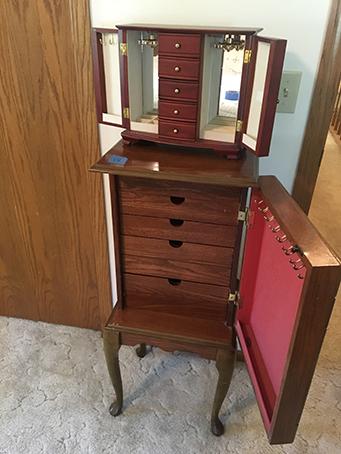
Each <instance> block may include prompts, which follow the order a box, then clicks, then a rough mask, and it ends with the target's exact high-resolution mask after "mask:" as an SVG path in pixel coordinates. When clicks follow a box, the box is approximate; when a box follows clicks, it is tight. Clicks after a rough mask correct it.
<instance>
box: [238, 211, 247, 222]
mask: <svg viewBox="0 0 341 454" xmlns="http://www.w3.org/2000/svg"><path fill="white" fill-rule="evenodd" d="M247 214H248V210H247V209H246V210H245V211H242V210H239V211H238V218H237V219H238V221H243V222H247Z"/></svg>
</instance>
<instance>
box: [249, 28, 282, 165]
mask: <svg viewBox="0 0 341 454" xmlns="http://www.w3.org/2000/svg"><path fill="white" fill-rule="evenodd" d="M285 48H286V41H285V40H282V39H273V38H264V37H262V36H253V37H252V46H251V50H250V51H248V53H247V54H246V55H245V58H246V59H247V63H248V64H249V65H250V67H249V69H248V79H247V89H246V94H245V108H244V111H243V135H242V144H243V145H244V146H245V147H246V148H248V149H249V150H251V151H252V152H253V153H254V154H255V155H256V156H268V154H269V150H270V143H271V136H272V129H273V125H274V120H275V113H276V108H277V101H278V91H279V86H280V82H281V76H282V69H283V62H284V56H285Z"/></svg>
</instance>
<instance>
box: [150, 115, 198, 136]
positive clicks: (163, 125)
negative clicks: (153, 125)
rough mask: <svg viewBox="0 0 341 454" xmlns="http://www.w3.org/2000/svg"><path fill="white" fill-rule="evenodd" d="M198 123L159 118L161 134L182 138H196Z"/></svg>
mask: <svg viewBox="0 0 341 454" xmlns="http://www.w3.org/2000/svg"><path fill="white" fill-rule="evenodd" d="M195 134H196V124H195V123H183V122H181V121H166V120H161V119H160V120H159V136H163V137H171V138H172V139H180V140H195Z"/></svg>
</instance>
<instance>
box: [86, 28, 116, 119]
mask: <svg viewBox="0 0 341 454" xmlns="http://www.w3.org/2000/svg"><path fill="white" fill-rule="evenodd" d="M92 47H93V66H94V84H95V95H96V111H97V121H98V122H99V123H103V124H109V125H114V126H120V127H123V116H122V101H121V82H120V80H121V74H120V73H121V66H122V64H121V63H120V59H121V55H120V39H119V31H118V30H116V29H106V28H96V29H94V30H93V39H92Z"/></svg>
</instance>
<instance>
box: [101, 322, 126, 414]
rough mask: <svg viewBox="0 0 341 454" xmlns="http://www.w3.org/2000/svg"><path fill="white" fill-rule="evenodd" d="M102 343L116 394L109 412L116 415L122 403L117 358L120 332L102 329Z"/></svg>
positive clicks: (120, 409) (119, 411) (120, 379)
mask: <svg viewBox="0 0 341 454" xmlns="http://www.w3.org/2000/svg"><path fill="white" fill-rule="evenodd" d="M103 344H104V354H105V359H106V361H107V367H108V371H109V375H110V378H111V382H112V384H113V387H114V390H115V394H116V401H115V402H113V403H112V404H111V405H110V408H109V413H110V414H111V415H112V416H118V415H119V414H120V413H121V411H122V405H123V388H122V378H121V371H120V363H119V359H118V352H119V349H120V346H121V345H120V333H118V332H116V331H113V330H110V329H104V331H103Z"/></svg>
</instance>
